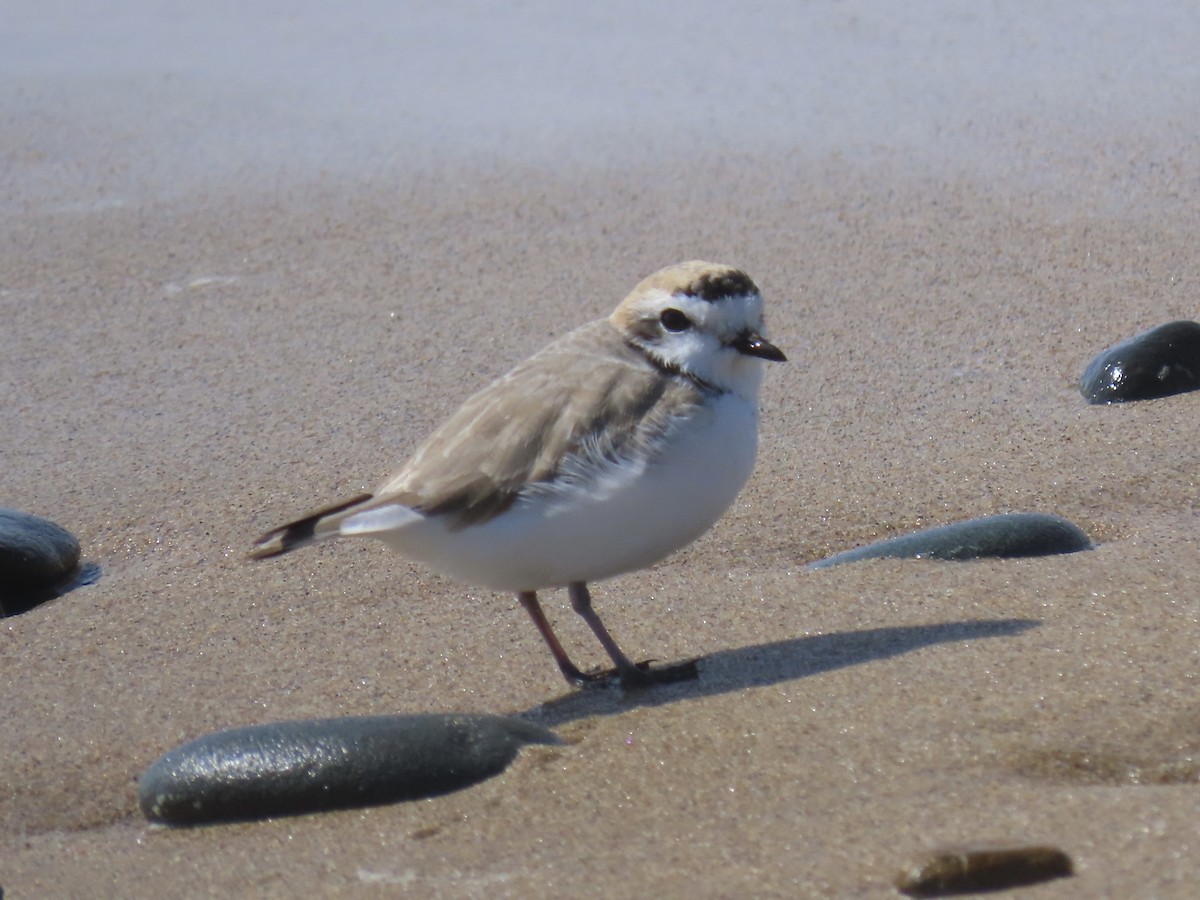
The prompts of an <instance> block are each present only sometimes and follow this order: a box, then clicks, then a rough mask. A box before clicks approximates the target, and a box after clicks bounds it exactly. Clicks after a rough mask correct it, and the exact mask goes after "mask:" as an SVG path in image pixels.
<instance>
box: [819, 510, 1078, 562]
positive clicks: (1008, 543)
mask: <svg viewBox="0 0 1200 900" xmlns="http://www.w3.org/2000/svg"><path fill="white" fill-rule="evenodd" d="M1091 549H1092V542H1091V539H1090V538H1088V536H1087V535H1086V534H1085V533H1084V531H1083V529H1081V528H1080V527H1079V526H1078V525H1075V524H1074V523H1073V522H1068V521H1067V520H1066V519H1064V518H1062V517H1061V516H1052V515H1048V514H1046V513H1004V514H1002V515H998V516H984V517H982V518H979V519H967V520H965V521H963V522H953V523H951V524H949V525H940V526H938V527H937V528H927V529H925V530H924V531H914V532H913V533H911V534H902V535H900V536H899V537H894V538H889V539H888V540H886V541H878V542H877V543H874V544H867V545H866V546H865V547H856V548H855V549H853V550H847V551H845V552H844V553H837V554H835V555H833V556H829V557H826V558H825V559H821V560H817V561H816V562H814V563H810V564H809V566H808V568H810V569H824V568H828V567H829V566H840V565H842V564H843V563H851V562H859V561H860V560H864V559H880V558H883V557H898V558H921V557H928V558H929V559H948V560H966V559H979V558H981V557H1019V556H1050V555H1053V554H1056V553H1077V552H1078V551H1080V550H1091Z"/></svg>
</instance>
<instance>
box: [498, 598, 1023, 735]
mask: <svg viewBox="0 0 1200 900" xmlns="http://www.w3.org/2000/svg"><path fill="white" fill-rule="evenodd" d="M1040 624H1041V623H1040V622H1038V621H1037V620H1036V619H975V620H970V621H966V622H943V623H941V624H937V625H908V626H902V627H895V628H870V629H867V630H865V631H851V632H845V633H841V634H821V635H815V636H813V637H799V638H790V639H788V640H783V641H772V642H771V643H769V644H755V645H754V646H752V647H738V648H736V649H732V650H721V651H719V652H717V653H714V654H712V655H711V656H706V657H704V658H703V659H702V660H701V661H700V677H699V678H698V679H697V680H695V681H682V682H677V683H674V684H664V685H656V686H653V687H648V688H641V689H636V690H629V691H625V690H622V689H621V688H620V687H619V686H618V685H617V684H616V683H615V681H614V682H613V683H612V684H611V685H609V686H605V687H592V688H587V689H584V690H578V691H573V692H571V693H569V694H565V695H563V696H561V697H557V698H555V699H553V700H550V701H547V702H546V703H540V704H538V705H537V706H534V707H532V708H530V709H528V710H525V711H524V712H521V713H518V715H519V716H521V717H523V718H528V719H532V720H534V721H537V722H538V723H539V724H543V725H547V726H550V727H553V726H556V725H564V724H566V723H567V722H573V721H575V720H577V719H585V718H590V717H592V716H606V715H616V714H618V713H622V712H625V711H627V710H630V709H634V708H636V707H640V706H664V705H666V704H668V703H677V702H679V701H680V700H694V699H697V698H700V697H711V696H715V695H718V694H728V693H732V692H734V691H740V690H743V689H745V688H752V687H764V686H766V685H771V684H778V683H780V682H782V681H791V680H793V679H796V678H804V677H806V676H809V675H817V674H819V673H821V672H828V671H830V670H833V669H840V668H842V667H844V666H853V665H857V664H859V663H868V662H873V661H874V660H877V659H887V658H888V657H890V656H899V655H900V654H901V653H909V652H911V651H913V650H919V649H920V648H921V647H927V646H929V645H930V644H942V643H947V642H951V641H971V640H979V639H981V638H994V637H1011V636H1013V635H1018V634H1021V633H1022V632H1025V631H1028V630H1029V629H1031V628H1036V627H1037V626H1038V625H1040Z"/></svg>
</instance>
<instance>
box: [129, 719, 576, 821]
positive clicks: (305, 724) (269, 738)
mask: <svg viewBox="0 0 1200 900" xmlns="http://www.w3.org/2000/svg"><path fill="white" fill-rule="evenodd" d="M559 743H562V742H561V740H560V739H559V738H558V737H557V736H556V735H555V734H554V733H553V732H552V731H548V730H546V729H545V728H542V727H540V726H538V725H534V724H531V723H529V722H526V721H524V720H522V719H516V718H511V717H507V716H490V715H438V714H426V715H409V716H355V717H350V718H341V719H311V720H307V721H295V722H277V723H274V724H270V725H252V726H249V727H246V728H233V729H230V730H228V731H219V732H216V733H214V734H209V735H206V736H204V737H201V738H198V739H196V740H194V741H191V742H189V743H187V744H183V745H181V746H179V747H176V748H175V749H174V750H171V751H170V752H169V753H167V754H165V755H164V756H162V757H160V758H159V759H158V760H157V761H156V762H155V763H154V764H153V765H151V766H150V768H149V769H147V770H146V772H145V774H144V775H142V779H141V782H140V783H139V784H138V805H139V806H140V807H141V809H142V813H143V814H144V815H145V816H146V818H147V819H149V820H151V821H152V822H164V823H167V824H170V825H200V824H207V823H212V822H222V821H238V820H241V821H245V820H250V819H266V818H270V817H273V816H282V815H296V814H300V813H311V812H321V811H324V810H331V809H345V808H348V807H359V806H373V805H378V804H383V803H395V802H397V801H400V800H415V799H418V798H422V797H431V796H434V795H436V794H444V793H448V792H450V791H455V790H458V789H459V788H464V787H467V786H469V785H472V784H475V783H476V782H479V781H483V780H484V779H487V778H490V777H492V776H493V775H498V774H499V773H500V772H502V771H504V769H505V768H507V767H508V764H509V763H510V762H512V760H513V759H514V758H515V757H516V755H517V751H518V750H520V748H521V747H522V746H523V745H525V744H559Z"/></svg>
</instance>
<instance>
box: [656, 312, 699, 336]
mask: <svg viewBox="0 0 1200 900" xmlns="http://www.w3.org/2000/svg"><path fill="white" fill-rule="evenodd" d="M658 321H660V322H662V327H663V328H665V329H667V331H674V332H680V331H687V330H688V329H689V328H691V327H692V320H691V319H689V318H688V317H687V316H686V315H684V314H683V313H681V312H680V311H679V310H677V309H664V310H663V311H662V315H661V316H659V317H658Z"/></svg>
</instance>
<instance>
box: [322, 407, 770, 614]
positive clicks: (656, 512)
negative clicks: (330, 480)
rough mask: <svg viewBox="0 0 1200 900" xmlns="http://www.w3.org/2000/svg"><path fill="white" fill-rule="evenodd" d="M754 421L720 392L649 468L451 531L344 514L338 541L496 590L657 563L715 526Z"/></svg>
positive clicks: (749, 449) (386, 514) (428, 523)
mask: <svg viewBox="0 0 1200 900" xmlns="http://www.w3.org/2000/svg"><path fill="white" fill-rule="evenodd" d="M757 415H758V414H757V410H756V408H755V407H754V405H753V404H751V403H749V402H747V401H746V400H745V399H743V398H742V397H739V396H737V395H736V394H733V393H728V394H724V395H722V396H720V397H718V398H716V399H715V400H713V401H712V402H711V404H710V405H709V406H708V407H707V408H706V409H705V410H703V411H701V412H700V413H699V414H698V415H695V416H693V417H692V418H691V419H690V420H689V421H688V422H687V423H685V424H684V425H682V426H680V427H679V428H678V429H677V430H676V431H674V432H673V433H672V434H671V435H670V437H669V439H668V445H667V447H666V448H665V449H664V450H663V451H662V453H661V455H660V457H659V458H658V459H657V460H656V461H655V462H652V463H631V464H623V465H620V466H615V465H613V466H608V467H606V468H605V469H604V471H603V472H599V473H597V475H598V477H597V478H595V479H594V480H590V483H589V484H588V485H586V486H584V485H575V486H568V487H565V488H561V489H553V488H552V489H548V490H545V491H542V492H541V493H539V494H537V495H534V496H531V497H529V498H523V499H521V500H519V501H518V502H517V503H516V504H515V505H514V506H513V507H511V508H510V509H509V510H508V511H506V512H504V513H503V514H501V515H499V516H497V517H496V518H494V519H491V520H489V521H487V522H484V523H481V524H478V525H471V526H468V527H466V528H462V529H460V530H457V531H453V530H451V529H450V528H448V527H447V526H446V524H445V522H444V521H442V520H440V519H437V518H426V517H424V516H422V515H420V514H419V513H415V512H413V511H412V510H410V509H407V508H405V507H399V506H396V507H383V508H381V509H376V510H372V511H370V512H367V513H363V514H361V515H358V516H351V517H350V518H348V519H346V520H345V521H344V522H343V523H342V526H341V533H342V534H347V535H349V534H367V535H371V536H373V537H377V538H380V539H381V540H383V541H384V542H385V543H386V544H388V546H390V547H392V548H393V549H394V550H396V551H398V552H399V553H401V554H403V555H404V556H406V557H408V558H410V559H413V560H418V561H420V562H423V563H425V564H427V565H428V566H429V567H430V568H432V569H434V570H436V571H438V572H442V573H443V574H446V575H449V576H451V577H452V578H456V579H458V580H460V581H463V582H466V583H468V584H475V585H479V586H481V587H489V588H494V589H496V590H505V591H533V590H539V589H541V588H549V587H561V586H564V585H566V584H569V583H571V582H573V581H585V582H590V581H598V580H600V579H603V578H611V577H613V576H614V575H620V574H621V573H623V572H630V571H634V570H636V569H641V568H644V567H646V566H648V565H651V564H653V563H656V562H658V561H659V560H661V559H663V558H664V557H666V556H668V555H670V554H671V553H673V552H674V551H675V550H678V549H679V548H680V547H683V546H684V545H686V544H689V543H691V542H692V541H693V540H695V539H696V538H697V537H699V536H700V535H701V534H703V533H704V532H705V531H707V530H708V528H709V527H711V526H712V524H713V523H714V522H716V520H717V519H718V518H720V516H721V514H722V513H723V512H724V511H725V510H726V509H727V508H728V507H729V505H730V504H731V503H732V502H733V500H734V498H735V497H736V496H737V494H738V492H739V491H740V490H741V489H742V486H743V485H744V484H745V483H746V480H747V479H748V478H749V477H750V473H751V471H752V470H753V469H754V457H755V453H756V450H757V443H758V422H757Z"/></svg>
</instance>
